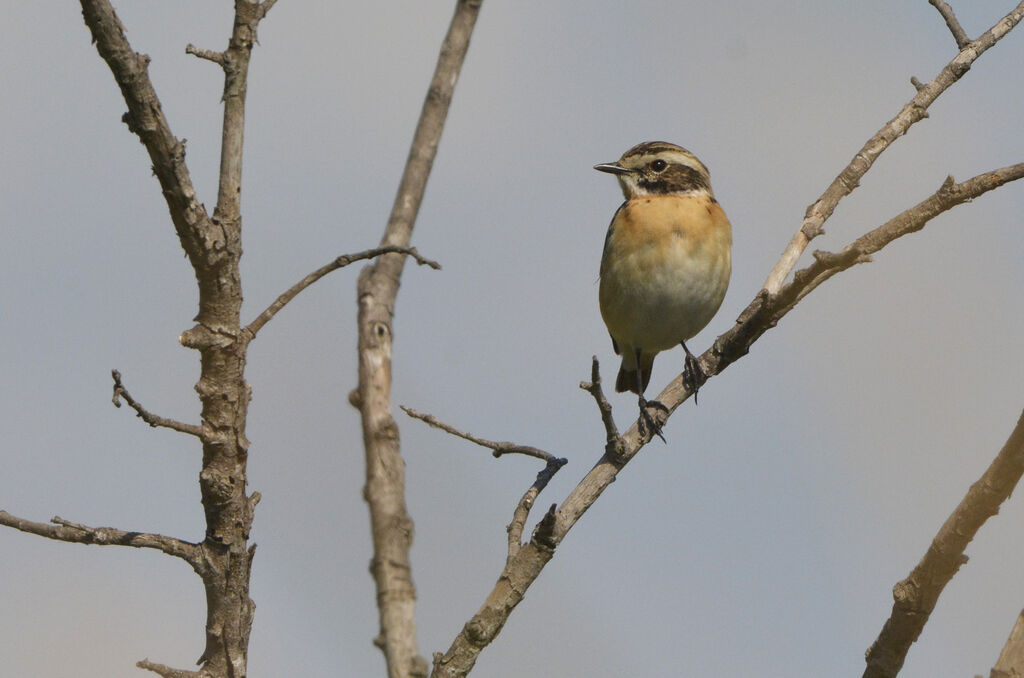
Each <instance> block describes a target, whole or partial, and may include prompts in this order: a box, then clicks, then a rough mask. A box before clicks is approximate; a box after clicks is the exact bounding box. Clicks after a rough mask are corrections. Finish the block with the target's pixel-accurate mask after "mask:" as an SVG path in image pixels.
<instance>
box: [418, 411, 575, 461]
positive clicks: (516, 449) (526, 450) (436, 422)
mask: <svg viewBox="0 0 1024 678" xmlns="http://www.w3.org/2000/svg"><path fill="white" fill-rule="evenodd" d="M400 407H401V408H402V411H403V412H405V413H406V414H408V415H409V416H410V417H412V418H413V419H419V420H420V421H423V422H426V423H427V424H429V425H431V426H433V427H434V428H439V429H441V430H442V431H444V432H445V433H450V434H452V435H453V436H457V437H459V438H462V439H463V440H468V441H469V442H471V443H476V444H477V445H479V446H481V447H486V448H487V449H489V450H492V452H491V454H492V455H494V456H495V457H500V456H501V455H503V454H524V455H526V456H528V457H534V458H536V459H540V460H542V461H546V462H550V461H552V460H555V459H557V457H555V456H554V455H553V454H551V453H550V452H545V451H544V450H541V449H538V448H536V447H530V446H529V445H520V444H518V443H510V442H495V441H493V440H487V439H486V438H481V437H479V436H475V435H473V434H472V433H466V432H465V431H460V430H459V429H457V428H455V427H454V426H451V425H449V424H446V423H444V422H443V421H441V420H440V419H438V418H437V417H435V416H434V415H432V414H423V413H422V412H417V411H416V410H414V409H412V408H411V407H406V406H405V405H401V406H400ZM562 462H563V463H564V460H562Z"/></svg>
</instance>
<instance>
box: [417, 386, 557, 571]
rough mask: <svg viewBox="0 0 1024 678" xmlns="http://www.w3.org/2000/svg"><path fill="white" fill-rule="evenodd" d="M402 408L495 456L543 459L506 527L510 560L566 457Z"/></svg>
mask: <svg viewBox="0 0 1024 678" xmlns="http://www.w3.org/2000/svg"><path fill="white" fill-rule="evenodd" d="M401 408H402V411H403V412H405V413H406V414H408V415H409V416H410V417H413V418H415V419H419V420H420V421H423V422H426V423H427V424H429V425H430V426H433V427H434V428H439V429H441V430H442V431H444V432H445V433H450V434H452V435H453V436H456V437H458V438H462V439H463V440H468V441H469V442H471V443H475V444H477V445H480V446H481V447H486V448H487V449H489V450H492V454H493V456H494V457H495V458H497V457H500V456H501V455H503V454H524V455H526V456H528V457H534V458H536V459H540V460H542V461H544V462H546V464H545V466H544V468H543V469H542V470H541V471H540V472H539V473H538V474H537V479H536V480H534V482H533V485H531V486H530V489H528V490H527V491H526V494H524V495H523V497H522V499H520V500H519V503H518V504H516V510H515V511H514V512H513V514H512V522H511V523H509V525H508V528H506V529H507V531H508V558H507V560H508V561H511V559H512V558H513V557H514V556H515V555H516V553H518V552H519V549H520V548H521V547H522V543H521V542H522V537H523V529H524V527H525V525H526V519H527V518H528V517H529V515H530V509H532V508H533V503H534V502H535V501H536V499H537V495H538V494H540V493H541V492H542V491H543V490H544V488H545V487H547V485H548V483H549V482H550V481H551V478H553V477H554V475H555V474H556V473H558V470H559V469H560V468H562V467H563V466H565V465H566V464H567V463H569V460H568V459H565V458H562V457H556V456H554V455H553V454H551V453H550V452H545V451H544V450H541V449H538V448H536V447H530V446H529V445H519V444H516V443H510V442H494V441H493V440H487V439H486V438H480V437H479V436H475V435H473V434H472V433H466V432H465V431H460V430H459V429H457V428H455V427H454V426H450V425H448V424H446V423H444V422H443V421H441V420H440V419H438V418H437V417H435V416H433V415H430V414H423V413H421V412H417V411H416V410H414V409H412V408H410V407H406V406H405V405H402V406H401Z"/></svg>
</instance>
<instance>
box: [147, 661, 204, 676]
mask: <svg viewBox="0 0 1024 678" xmlns="http://www.w3.org/2000/svg"><path fill="white" fill-rule="evenodd" d="M135 666H137V667H139V668H140V669H145V670H147V671H152V672H153V673H155V674H157V675H159V676H163V678H204V677H203V674H202V673H200V672H199V671H184V670H182V669H172V668H171V667H170V666H164V665H163V664H154V663H153V662H151V661H149V660H148V659H143V660H142V661H140V662H136V663H135Z"/></svg>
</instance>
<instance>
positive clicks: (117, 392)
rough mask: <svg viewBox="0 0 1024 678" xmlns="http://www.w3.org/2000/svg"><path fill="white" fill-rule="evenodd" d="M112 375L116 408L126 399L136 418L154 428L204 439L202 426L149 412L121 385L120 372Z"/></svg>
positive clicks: (112, 372)
mask: <svg viewBox="0 0 1024 678" xmlns="http://www.w3.org/2000/svg"><path fill="white" fill-rule="evenodd" d="M110 375H111V376H112V377H113V378H114V397H113V398H112V401H113V403H114V407H121V398H124V401H125V402H126V403H128V406H129V407H131V408H132V409H133V410H135V412H136V416H137V417H139V418H140V419H142V421H144V422H146V423H147V424H149V425H150V426H152V427H153V428H157V427H163V428H169V429H171V430H173V431H178V432H180V433H188V434H189V435H193V436H196V437H197V438H202V437H203V429H202V427H201V426H196V425H194V424H184V423H182V422H180V421H175V420H174V419H167V418H166V417H161V416H158V415H155V414H153V413H152V412H149V411H147V410H146V408H144V407H143V406H142V405H141V404H140V403H139V402H138V401H136V400H135V398H132V396H131V394H129V393H128V389H126V388H125V387H124V384H122V383H121V373H120V372H118V371H117V370H111V371H110Z"/></svg>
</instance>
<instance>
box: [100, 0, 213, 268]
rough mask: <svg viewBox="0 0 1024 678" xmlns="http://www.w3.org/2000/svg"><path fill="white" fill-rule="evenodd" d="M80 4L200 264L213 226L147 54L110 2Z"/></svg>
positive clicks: (187, 250) (185, 243)
mask: <svg viewBox="0 0 1024 678" xmlns="http://www.w3.org/2000/svg"><path fill="white" fill-rule="evenodd" d="M81 4H82V16H83V17H84V18H85V23H86V25H87V26H88V27H89V30H90V31H91V33H92V40H93V42H94V43H96V49H97V50H98V51H99V53H100V56H101V57H103V60H104V61H106V62H107V65H108V66H109V67H110V70H111V72H112V73H113V74H114V79H115V80H116V81H117V84H118V86H119V87H120V88H121V94H122V95H123V96H124V100H125V103H126V104H127V105H128V112H127V113H125V115H124V118H123V119H124V121H125V123H127V125H128V129H129V130H131V131H132V132H133V133H134V134H136V135H138V137H139V139H140V140H141V141H142V143H143V145H144V146H145V147H146V151H147V152H148V153H149V158H150V160H151V161H152V164H153V173H154V174H155V175H156V177H157V179H158V180H159V181H160V188H161V190H162V192H163V195H164V199H165V200H166V201H167V207H168V210H169V211H170V215H171V221H172V222H173V223H174V228H175V230H176V231H177V233H178V238H179V239H180V240H181V245H182V247H183V248H184V250H185V253H186V254H188V257H189V260H190V261H191V262H192V265H193V266H201V265H202V261H203V249H204V248H203V242H204V238H206V237H208V236H210V235H211V231H212V230H213V229H212V224H211V222H210V219H209V217H208V216H207V214H206V208H205V207H203V205H202V204H201V203H200V202H199V200H198V199H197V198H196V192H195V189H194V188H193V186H192V179H191V178H190V176H189V172H188V167H186V165H185V144H184V142H182V141H179V140H178V139H177V138H176V137H175V136H174V134H172V133H171V128H170V125H169V124H168V122H167V118H165V117H164V113H163V107H162V106H161V105H160V99H159V98H158V97H157V95H156V91H155V90H154V89H153V83H152V82H150V79H149V72H148V68H149V57H148V56H146V55H144V54H138V53H136V52H135V50H133V49H132V46H131V45H130V44H129V43H128V39H127V38H126V37H125V34H124V26H123V25H122V24H121V21H120V20H119V19H118V18H117V14H115V12H114V8H113V7H111V6H110V2H108V0H81Z"/></svg>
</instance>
